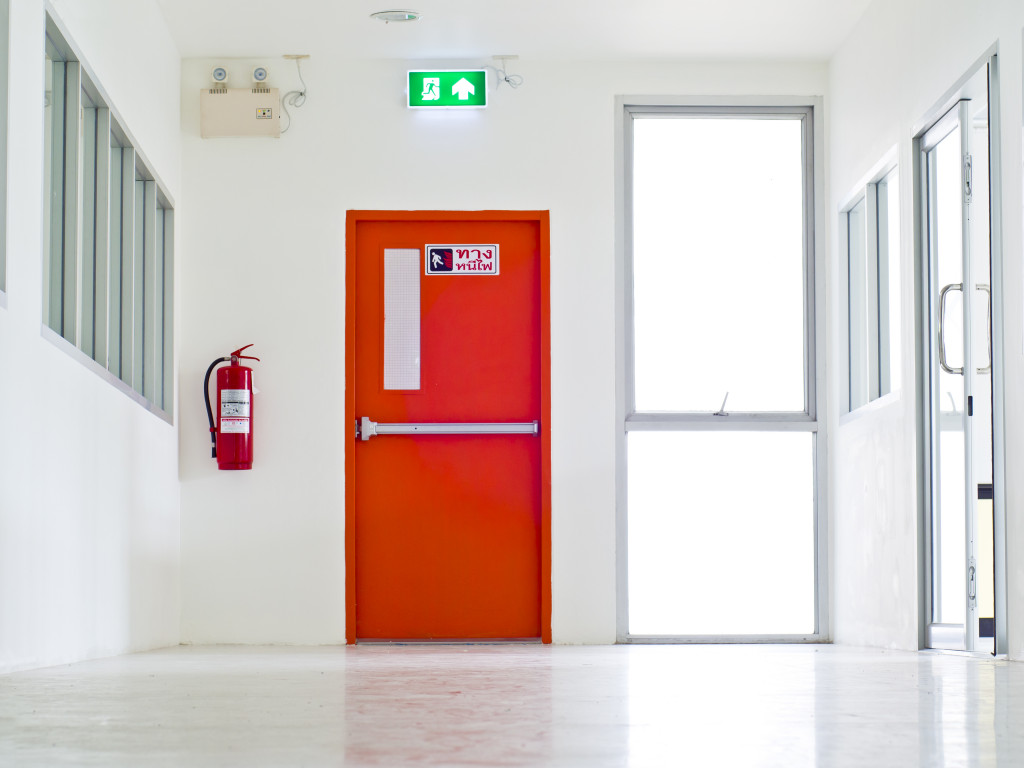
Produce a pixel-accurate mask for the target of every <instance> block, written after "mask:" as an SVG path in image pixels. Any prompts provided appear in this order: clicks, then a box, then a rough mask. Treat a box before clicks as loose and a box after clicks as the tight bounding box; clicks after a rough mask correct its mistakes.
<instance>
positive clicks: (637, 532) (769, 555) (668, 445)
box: [627, 432, 815, 635]
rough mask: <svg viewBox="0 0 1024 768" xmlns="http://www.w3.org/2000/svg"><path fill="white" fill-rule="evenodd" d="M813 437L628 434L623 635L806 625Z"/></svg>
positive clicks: (798, 629) (768, 630)
mask: <svg viewBox="0 0 1024 768" xmlns="http://www.w3.org/2000/svg"><path fill="white" fill-rule="evenodd" d="M813 440H814V437H813V435H812V434H811V433H809V432H630V433H629V436H628V442H627V448H628V456H629V481H628V483H629V485H628V487H629V499H628V503H629V531H628V537H629V538H628V540H629V558H628V563H629V566H628V567H629V574H628V578H629V632H630V634H632V635H747V634H750V635H756V634H760V635H765V634H801V635H809V634H812V633H813V632H814V630H815V626H814V624H815V620H814V599H815V596H814V475H813V467H814V460H813V459H814V457H813V448H814V445H813Z"/></svg>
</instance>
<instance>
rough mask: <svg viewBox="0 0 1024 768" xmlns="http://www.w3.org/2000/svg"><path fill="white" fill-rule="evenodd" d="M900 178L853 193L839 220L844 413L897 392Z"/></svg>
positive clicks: (889, 176) (893, 175) (888, 176)
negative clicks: (843, 306)
mask: <svg viewBox="0 0 1024 768" xmlns="http://www.w3.org/2000/svg"><path fill="white" fill-rule="evenodd" d="M899 198H900V195H899V172H898V171H897V170H896V169H895V168H894V169H892V170H890V171H888V172H887V173H885V174H884V175H882V176H880V177H878V178H876V180H875V181H872V182H871V183H869V184H867V185H866V187H865V188H863V189H861V190H859V191H858V193H857V195H855V197H854V200H853V202H852V203H850V204H849V205H848V206H846V208H845V209H844V211H843V213H842V217H841V230H840V231H841V233H842V242H843V245H844V246H845V252H846V259H845V267H846V268H845V270H844V272H845V278H846V280H845V284H846V290H845V291H844V296H845V299H846V312H845V323H846V355H845V358H844V368H845V373H846V375H845V376H844V377H843V379H844V382H845V387H844V389H845V391H844V403H843V405H844V409H843V410H844V411H854V410H856V409H857V408H860V407H861V406H862V405H864V404H866V403H869V402H871V401H872V400H877V399H878V398H879V397H882V396H883V395H886V394H888V393H889V392H891V391H893V390H894V389H895V388H896V387H898V386H899V364H898V360H899V305H898V300H899V264H900V259H899V252H900V251H899V247H900V245H899V238H900V216H899Z"/></svg>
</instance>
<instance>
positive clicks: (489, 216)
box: [345, 211, 551, 645]
mask: <svg viewBox="0 0 1024 768" xmlns="http://www.w3.org/2000/svg"><path fill="white" fill-rule="evenodd" d="M364 221H414V222H415V221H452V222H460V221H501V222H516V221H528V222H536V223H537V224H538V226H539V228H540V333H541V338H540V354H541V361H540V368H541V417H540V424H541V429H540V440H541V449H540V450H541V532H540V536H541V540H540V541H541V544H540V547H541V552H540V583H541V595H540V612H541V617H540V619H541V621H540V625H541V641H542V642H544V643H550V642H551V291H550V245H549V244H550V235H549V215H548V211H348V213H347V216H346V221H345V258H346V263H345V641H346V642H347V643H348V644H349V645H352V644H354V643H355V642H356V554H355V552H356V529H355V511H356V506H355V504H356V498H355V496H356V492H355V469H356V459H355V447H356V434H355V424H356V398H355V316H356V314H355V309H356V308H355V301H354V298H355V279H356V268H355V265H356V228H357V225H358V224H359V223H360V222H364Z"/></svg>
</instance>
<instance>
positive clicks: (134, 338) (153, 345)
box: [44, 17, 174, 416]
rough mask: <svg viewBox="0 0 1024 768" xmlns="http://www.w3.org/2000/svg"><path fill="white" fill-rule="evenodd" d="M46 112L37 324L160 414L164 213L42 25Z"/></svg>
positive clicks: (166, 303) (84, 78) (165, 292)
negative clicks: (42, 268) (40, 315)
mask: <svg viewBox="0 0 1024 768" xmlns="http://www.w3.org/2000/svg"><path fill="white" fill-rule="evenodd" d="M45 104H46V106H45V110H46V116H45V123H44V142H45V157H46V167H45V171H44V187H45V200H46V206H45V211H44V219H45V227H44V231H45V237H44V240H45V245H44V247H45V250H46V259H45V263H46V296H45V302H44V306H45V309H44V321H45V322H46V324H47V325H48V326H49V327H50V328H51V329H52V330H53V331H55V332H56V333H58V334H60V335H61V336H62V337H64V338H65V339H66V340H67V341H69V342H70V343H72V344H74V345H75V346H77V347H78V348H79V349H80V350H82V352H84V353H85V354H86V355H88V356H89V357H90V358H92V359H93V360H95V361H96V362H97V363H98V364H99V365H100V366H102V368H103V369H106V370H107V371H109V372H110V373H111V374H112V375H113V376H114V377H116V378H117V379H119V380H120V381H121V382H123V384H124V385H125V386H126V387H128V388H130V389H131V390H132V391H134V392H135V393H137V394H138V395H139V396H140V398H141V399H142V400H144V401H145V402H146V403H147V404H149V405H150V406H151V407H154V408H156V409H158V410H160V411H163V412H164V413H165V414H167V415H168V416H169V415H170V412H171V408H172V394H173V393H172V387H171V372H172V370H173V359H172V354H173V349H174V346H173V315H172V309H173V301H172V297H173V288H174V286H173V282H174V280H173V276H174V253H173V231H174V226H173V223H174V219H173V207H172V205H171V203H170V200H169V198H168V196H167V194H166V193H165V192H164V190H163V189H162V188H161V186H160V184H159V182H158V181H157V180H156V177H155V175H154V174H153V173H152V171H151V169H150V168H149V166H148V165H147V163H146V161H145V160H144V159H143V157H142V155H141V152H140V151H139V150H138V149H137V148H136V146H135V142H134V141H133V140H132V139H131V137H130V136H129V134H128V132H127V130H126V129H125V128H124V127H123V124H122V123H121V121H119V119H118V118H117V116H116V113H115V111H114V110H113V108H112V106H111V105H110V103H109V100H108V99H107V98H106V97H105V95H104V94H103V91H102V88H101V87H100V85H99V83H97V81H96V80H95V79H94V78H93V77H92V75H91V74H90V73H89V72H88V71H87V70H86V69H85V68H84V67H83V66H82V64H81V62H80V61H79V57H78V56H77V55H76V54H75V51H74V48H73V46H72V44H71V43H70V42H69V41H68V39H67V37H66V36H65V35H63V34H62V33H61V31H60V30H59V29H58V27H57V25H56V24H55V22H54V21H53V20H52V19H51V18H49V17H48V18H47V28H46V101H45Z"/></svg>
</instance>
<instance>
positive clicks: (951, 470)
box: [928, 128, 967, 624]
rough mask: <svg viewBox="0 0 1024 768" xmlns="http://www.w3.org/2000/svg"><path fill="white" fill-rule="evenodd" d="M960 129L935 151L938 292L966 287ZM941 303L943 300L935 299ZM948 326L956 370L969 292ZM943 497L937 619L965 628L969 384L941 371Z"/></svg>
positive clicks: (935, 519)
mask: <svg viewBox="0 0 1024 768" xmlns="http://www.w3.org/2000/svg"><path fill="white" fill-rule="evenodd" d="M960 164H961V156H960V129H959V128H957V129H955V130H954V131H952V132H951V133H950V134H949V135H948V136H946V137H945V138H944V139H943V140H942V141H940V142H939V144H938V145H937V146H936V147H935V148H934V149H933V150H932V151H931V152H930V153H929V158H928V165H929V178H928V184H929V187H930V189H931V190H934V192H933V194H934V201H935V207H934V208H932V209H930V210H929V215H930V216H932V217H933V218H934V224H935V227H934V228H935V232H936V241H935V242H934V243H933V244H932V247H933V248H935V249H936V254H935V260H936V263H937V264H936V265H937V271H938V274H937V275H936V278H937V285H936V289H937V290H938V291H940V292H941V290H942V288H944V287H945V286H949V285H956V284H962V283H963V275H964V272H963V218H962V208H961V189H962V188H961V183H962V181H961V178H962V177H961V169H960ZM933 301H935V302H936V303H937V304H938V302H939V296H938V295H936V296H935V297H933ZM944 315H945V317H944V318H942V319H941V320H940V322H942V323H943V328H944V331H945V333H944V342H945V348H946V349H945V351H946V360H947V363H948V364H949V366H950V367H951V368H959V367H961V366H962V365H963V361H964V337H963V319H962V318H963V292H962V291H960V290H955V289H950V290H949V291H947V297H946V306H945V312H944ZM937 379H938V400H939V401H938V404H937V405H938V407H937V410H938V424H937V425H936V428H937V431H938V441H937V442H938V444H937V446H936V449H937V452H938V456H936V457H935V460H936V463H937V469H936V476H937V477H938V483H937V486H938V487H937V491H938V498H937V499H935V500H934V501H933V507H934V509H933V512H932V539H933V542H932V554H933V558H934V560H933V564H932V580H933V581H932V592H933V594H932V619H933V621H935V622H936V623H939V624H963V623H964V621H965V616H966V612H967V609H966V587H965V584H964V574H965V573H966V572H967V562H966V557H967V556H966V539H965V536H966V530H965V528H966V523H965V520H964V496H965V485H966V467H965V461H964V440H965V438H964V416H963V412H964V384H963V377H962V376H961V375H959V374H955V373H949V372H947V371H944V370H942V369H941V368H938V377H937Z"/></svg>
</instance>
